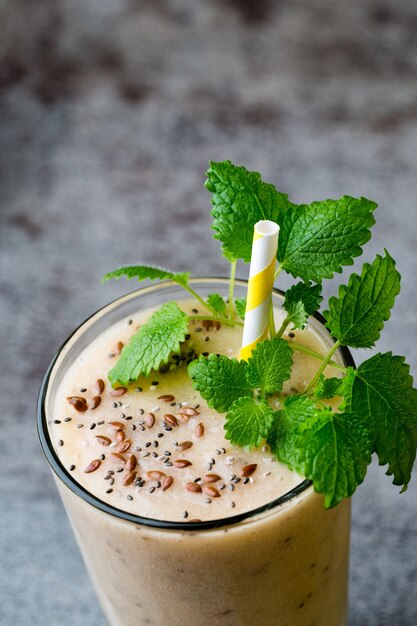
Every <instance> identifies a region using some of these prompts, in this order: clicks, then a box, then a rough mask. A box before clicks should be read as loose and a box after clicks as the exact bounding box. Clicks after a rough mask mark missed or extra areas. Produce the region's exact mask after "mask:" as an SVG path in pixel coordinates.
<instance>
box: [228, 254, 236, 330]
mask: <svg viewBox="0 0 417 626" xmlns="http://www.w3.org/2000/svg"><path fill="white" fill-rule="evenodd" d="M236 265H237V261H236V260H235V261H231V264H230V283H229V317H230V319H231V320H232V319H233V318H234V316H235V307H234V303H233V293H234V290H235V278H236Z"/></svg>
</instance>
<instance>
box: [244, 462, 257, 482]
mask: <svg viewBox="0 0 417 626" xmlns="http://www.w3.org/2000/svg"><path fill="white" fill-rule="evenodd" d="M257 467H258V465H257V464H256V463H251V464H250V465H245V467H242V469H241V470H240V475H241V476H243V477H244V478H246V477H247V476H252V474H253V473H254V471H255V470H256V468H257Z"/></svg>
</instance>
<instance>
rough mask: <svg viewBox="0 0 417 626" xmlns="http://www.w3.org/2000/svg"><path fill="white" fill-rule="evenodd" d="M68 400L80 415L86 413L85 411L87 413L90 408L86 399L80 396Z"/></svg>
mask: <svg viewBox="0 0 417 626" xmlns="http://www.w3.org/2000/svg"><path fill="white" fill-rule="evenodd" d="M67 400H68V402H69V403H70V404H71V406H73V407H74V409H75V410H76V411H78V412H79V413H84V411H86V410H87V408H88V407H87V402H86V400H85V398H80V397H78V396H70V397H69V398H67Z"/></svg>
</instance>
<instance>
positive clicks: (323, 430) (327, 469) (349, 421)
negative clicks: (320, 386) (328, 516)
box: [268, 396, 372, 508]
mask: <svg viewBox="0 0 417 626" xmlns="http://www.w3.org/2000/svg"><path fill="white" fill-rule="evenodd" d="M276 419H277V425H276V428H275V430H274V433H273V435H270V436H269V437H268V441H269V442H270V444H271V447H272V450H273V451H274V452H275V453H276V455H277V457H278V458H279V459H280V460H281V461H282V462H284V463H286V464H287V465H288V466H289V467H290V468H291V469H292V470H294V471H296V472H298V473H300V474H302V475H303V476H305V477H306V478H309V479H310V480H312V481H313V484H314V490H315V491H316V492H318V493H323V494H324V504H325V507H326V508H330V507H333V506H335V505H336V504H338V503H339V502H340V501H341V500H342V499H343V498H348V497H349V496H351V495H352V493H353V492H354V491H355V489H356V487H357V486H358V485H360V484H361V482H362V481H363V479H364V478H365V474H366V470H367V467H368V465H369V463H370V461H371V452H372V450H371V441H370V437H369V433H368V431H367V429H366V428H365V427H364V426H363V423H362V419H361V417H359V416H356V415H354V414H347V413H332V411H331V409H324V410H321V409H318V408H316V407H314V403H313V402H312V401H311V400H309V398H307V397H306V396H304V397H303V396H298V397H294V396H293V397H291V398H288V399H287V401H286V402H285V405H284V409H283V410H282V411H279V412H278V413H277V417H276Z"/></svg>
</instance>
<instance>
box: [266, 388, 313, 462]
mask: <svg viewBox="0 0 417 626" xmlns="http://www.w3.org/2000/svg"><path fill="white" fill-rule="evenodd" d="M317 412H318V409H317V407H316V404H315V402H314V400H312V399H311V398H309V397H308V396H304V395H299V396H289V397H288V398H286V400H285V402H284V405H283V407H282V409H281V410H280V411H277V412H276V413H275V422H274V428H273V429H272V430H271V432H270V434H269V436H268V443H269V445H270V446H271V450H272V452H273V453H274V454H275V455H276V456H277V457H278V459H279V460H280V461H281V462H282V463H285V464H286V465H288V466H289V467H291V468H293V467H295V464H296V458H297V448H296V446H295V443H296V438H295V433H296V432H302V431H303V428H304V427H305V424H306V423H308V420H309V419H311V418H314V417H315V416H316V415H317Z"/></svg>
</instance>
